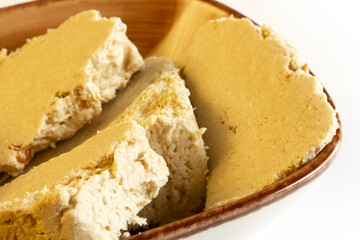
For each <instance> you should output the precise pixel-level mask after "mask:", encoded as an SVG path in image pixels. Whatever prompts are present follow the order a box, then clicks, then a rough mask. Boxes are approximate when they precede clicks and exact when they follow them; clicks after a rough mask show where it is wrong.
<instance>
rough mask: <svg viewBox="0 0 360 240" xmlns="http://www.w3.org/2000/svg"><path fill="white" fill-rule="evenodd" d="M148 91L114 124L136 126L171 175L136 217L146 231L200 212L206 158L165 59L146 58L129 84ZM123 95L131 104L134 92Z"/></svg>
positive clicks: (179, 83)
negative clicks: (142, 219)
mask: <svg viewBox="0 0 360 240" xmlns="http://www.w3.org/2000/svg"><path fill="white" fill-rule="evenodd" d="M135 82H136V83H137V84H138V86H139V85H141V84H146V85H148V86H147V87H146V88H145V89H144V90H143V91H142V92H141V93H140V94H139V95H138V96H137V97H136V98H135V100H133V101H132V103H131V104H130V106H128V107H127V108H126V109H125V111H124V112H123V113H122V114H121V115H120V116H119V117H118V118H117V119H116V120H115V121H114V123H118V122H123V121H129V120H135V121H137V122H138V123H139V124H140V125H142V126H143V127H144V128H145V130H146V135H147V137H148V139H149V143H150V146H151V148H152V149H154V150H155V152H157V153H158V154H159V155H161V156H162V157H164V159H165V161H166V163H167V166H168V168H169V171H170V176H169V181H168V183H167V184H166V185H165V186H164V187H163V188H162V189H161V190H160V192H159V195H158V196H157V197H156V198H155V199H154V200H153V201H152V202H151V203H150V204H149V205H148V206H146V207H145V208H144V210H143V211H142V212H141V213H140V216H143V217H146V218H147V219H148V223H149V224H150V225H151V226H156V225H161V224H166V223H169V222H172V221H176V220H178V219H181V218H184V217H187V216H190V215H193V214H196V213H198V212H201V211H202V210H203V209H204V204H205V195H206V181H205V178H206V172H207V159H208V158H207V156H206V151H205V146H204V142H203V139H202V134H203V133H204V129H199V127H198V125H197V122H196V119H195V116H194V112H193V108H192V106H191V103H190V100H189V95H190V92H189V90H188V89H187V88H186V87H185V82H184V80H183V79H181V78H180V76H179V69H177V68H176V67H175V66H174V63H173V62H172V61H171V60H170V59H167V58H156V57H152V58H148V59H147V60H145V68H144V69H143V70H142V71H141V72H139V73H138V74H137V75H136V76H135V77H134V79H132V83H135ZM131 87H132V86H131V85H130V86H129V88H128V89H127V90H126V91H125V92H124V95H125V96H123V99H124V101H127V99H131V98H132V97H131V95H132V91H135V90H136V89H135V86H134V88H133V89H132V88H131Z"/></svg>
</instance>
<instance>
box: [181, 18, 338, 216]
mask: <svg viewBox="0 0 360 240" xmlns="http://www.w3.org/2000/svg"><path fill="white" fill-rule="evenodd" d="M179 65H180V66H181V67H183V73H184V75H185V79H186V83H187V86H188V87H189V89H190V91H191V93H192V99H191V100H192V102H193V104H194V106H195V107H196V108H197V120H198V122H199V125H200V126H203V127H206V128H207V129H208V132H207V133H206V134H205V135H204V140H205V142H206V144H207V145H209V151H208V154H209V158H210V160H209V171H210V173H209V174H210V175H209V180H208V187H207V198H206V209H210V208H213V207H216V206H220V205H223V204H226V203H228V202H230V201H234V200H236V199H239V198H242V197H245V196H247V195H249V194H252V193H255V192H257V191H259V190H261V189H263V188H264V187H266V186H268V185H270V184H272V183H274V182H276V181H278V180H279V179H281V178H283V177H285V176H286V175H287V174H288V173H289V172H292V171H293V170H294V169H296V168H298V167H300V166H301V165H303V164H305V163H307V162H308V161H309V160H311V159H313V158H314V157H315V156H316V154H317V153H319V151H320V150H321V149H322V148H323V147H324V146H325V145H326V144H327V143H329V142H330V141H331V139H332V138H333V136H334V134H335V133H336V129H337V128H338V122H337V119H336V111H335V110H334V109H333V108H332V106H331V105H330V104H329V103H328V101H327V96H326V95H325V94H324V92H323V86H322V85H321V84H320V82H319V81H318V80H317V79H316V78H315V77H314V76H312V75H311V74H309V70H308V67H307V64H304V63H302V62H301V60H299V58H298V57H297V53H296V50H295V49H294V48H293V47H291V46H289V44H288V43H287V42H286V41H284V40H283V39H282V38H281V37H280V36H279V35H277V34H276V33H274V31H272V30H271V29H270V28H269V27H266V26H263V27H262V28H260V27H257V26H255V25H254V24H253V23H252V22H251V21H249V20H248V19H236V18H232V17H230V18H222V19H218V20H213V21H210V22H208V23H206V24H205V25H204V26H203V27H201V28H200V29H199V31H198V33H197V34H196V36H195V40H194V42H193V44H192V46H191V47H190V48H189V49H188V50H187V52H186V53H185V54H184V55H183V56H181V57H180V59H179Z"/></svg>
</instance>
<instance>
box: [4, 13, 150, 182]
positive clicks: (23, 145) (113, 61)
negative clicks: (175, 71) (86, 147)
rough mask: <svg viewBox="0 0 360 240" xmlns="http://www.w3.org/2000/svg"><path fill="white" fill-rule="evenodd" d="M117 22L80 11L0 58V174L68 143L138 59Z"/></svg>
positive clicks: (121, 83)
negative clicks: (62, 141) (60, 143)
mask: <svg viewBox="0 0 360 240" xmlns="http://www.w3.org/2000/svg"><path fill="white" fill-rule="evenodd" d="M125 33H126V25H125V24H123V23H122V22H121V20H120V19H119V18H110V19H106V18H102V17H101V16H100V15H99V13H98V12H97V11H86V12H82V13H80V14H78V15H76V16H74V17H71V18H70V19H68V20H67V21H65V22H64V23H63V24H62V25H61V26H60V27H59V28H57V29H56V30H52V31H49V32H48V33H47V34H45V35H43V36H39V37H36V38H33V39H32V40H30V41H29V42H28V43H27V44H25V45H24V46H23V47H21V48H20V49H18V50H17V51H16V52H14V53H12V54H10V55H9V56H7V57H6V50H2V51H1V53H0V61H1V62H2V63H0V79H2V81H1V82H0V98H1V102H2V104H0V113H1V118H0V129H1V130H0V172H6V173H8V174H10V175H13V176H17V175H18V174H19V173H21V172H22V170H23V168H24V167H25V165H26V164H27V163H28V162H29V161H30V159H31V158H32V156H33V154H34V153H35V152H37V151H40V150H43V149H45V148H47V147H49V146H54V144H55V142H57V141H59V140H63V139H66V138H69V137H71V136H72V135H73V134H74V133H75V132H76V131H77V130H78V129H80V128H81V127H82V126H83V125H84V124H86V123H87V122H89V121H90V120H91V119H92V118H93V117H94V116H96V115H98V114H99V113H100V112H101V103H105V102H107V101H109V100H111V99H112V98H113V97H114V96H115V91H116V89H118V88H121V87H124V86H125V85H126V84H127V82H128V81H129V78H130V76H131V75H132V74H133V73H134V72H136V71H138V70H139V69H140V68H141V67H142V65H143V60H142V58H141V56H140V54H139V52H138V51H137V49H136V47H135V46H134V45H133V44H132V43H131V42H130V41H129V39H128V38H127V37H126V34H125Z"/></svg>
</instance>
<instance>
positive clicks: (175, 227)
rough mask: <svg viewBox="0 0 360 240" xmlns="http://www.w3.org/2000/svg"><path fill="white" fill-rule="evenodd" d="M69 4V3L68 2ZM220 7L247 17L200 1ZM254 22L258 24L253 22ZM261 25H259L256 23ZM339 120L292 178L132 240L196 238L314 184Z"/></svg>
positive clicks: (337, 140) (336, 143) (330, 152)
mask: <svg viewBox="0 0 360 240" xmlns="http://www.w3.org/2000/svg"><path fill="white" fill-rule="evenodd" d="M60 1H64V0H41V1H34V2H28V3H23V4H18V5H14V6H10V7H6V8H1V9H0V13H3V12H5V11H9V10H14V9H20V8H22V9H24V8H26V7H32V6H41V5H46V4H49V3H53V2H60ZM65 1H66V0H65ZM199 1H203V2H206V3H208V4H211V5H213V6H216V7H218V8H220V9H222V10H224V11H226V12H228V13H229V14H231V15H233V16H234V17H238V18H243V17H246V16H245V15H243V14H241V13H239V12H237V11H236V10H234V9H232V8H230V7H228V6H226V5H224V4H222V3H219V2H217V1H214V0H199ZM253 22H254V21H253ZM254 23H255V24H256V25H258V24H257V23H256V22H254ZM310 73H311V74H312V75H313V73H312V72H310ZM324 93H325V94H326V95H327V100H328V102H329V103H330V105H331V106H332V107H333V108H334V109H336V108H335V105H334V102H333V101H332V99H331V97H330V95H329V94H328V92H327V91H326V89H325V88H324ZM336 118H337V120H338V123H339V128H338V129H337V131H336V135H335V136H334V137H333V139H332V141H331V142H330V143H328V144H327V145H326V146H325V147H324V148H323V149H322V150H321V152H320V153H319V154H318V155H317V156H316V157H315V158H314V159H313V160H312V161H310V162H309V163H308V164H306V165H305V166H303V167H302V168H300V169H299V170H297V171H296V172H294V173H293V174H291V175H289V176H288V177H286V178H284V179H282V180H280V181H278V182H276V183H274V184H272V185H270V186H269V187H267V188H265V189H263V190H261V191H260V192H257V193H254V194H252V195H250V196H247V197H245V198H242V199H239V200H236V201H234V202H232V203H228V204H226V205H224V206H220V207H217V208H214V209H211V210H209V211H206V212H202V213H199V214H196V215H193V216H190V217H188V218H185V219H181V220H178V221H176V222H172V223H169V224H167V225H164V226H161V227H157V228H154V229H151V230H148V231H145V232H143V233H141V234H138V235H134V236H132V237H130V238H128V239H129V240H139V239H163V240H166V239H176V238H180V237H186V236H190V235H193V234H195V233H198V232H201V231H204V230H206V229H208V228H211V227H215V226H217V225H220V224H222V223H224V222H227V221H230V220H232V219H234V218H238V217H240V216H242V215H246V214H247V213H249V212H251V211H254V210H256V209H259V208H261V207H262V206H265V205H268V204H270V203H272V202H274V201H276V200H279V199H280V198H282V197H284V196H285V195H287V194H288V193H290V192H292V191H294V190H296V189H298V188H299V187H301V186H302V185H304V184H306V183H307V182H309V181H310V180H312V179H314V178H315V177H316V176H318V175H319V174H321V173H322V172H323V171H324V170H326V169H327V167H328V166H329V165H330V164H331V163H332V161H333V160H334V158H335V157H336V155H337V153H338V151H339V148H340V144H341V140H342V126H341V121H340V117H339V114H338V113H337V114H336Z"/></svg>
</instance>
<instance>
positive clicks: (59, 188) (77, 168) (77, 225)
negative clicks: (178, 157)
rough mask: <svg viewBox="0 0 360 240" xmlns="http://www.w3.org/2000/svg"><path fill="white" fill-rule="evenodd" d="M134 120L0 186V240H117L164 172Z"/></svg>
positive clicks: (162, 180) (163, 178)
mask: <svg viewBox="0 0 360 240" xmlns="http://www.w3.org/2000/svg"><path fill="white" fill-rule="evenodd" d="M145 134H146V132H145V130H144V128H142V127H141V126H139V125H138V124H136V123H135V122H125V123H121V124H118V125H114V126H112V127H109V128H107V129H105V130H104V131H101V132H99V133H98V134H97V135H95V136H94V137H92V138H90V139H89V140H88V141H86V142H84V143H83V144H82V145H80V146H78V147H76V148H74V149H73V150H72V151H70V152H68V153H65V154H63V155H60V156H59V157H56V158H53V159H51V160H50V161H48V162H46V163H44V164H42V165H40V166H38V167H35V168H33V169H32V170H30V171H29V172H27V173H25V174H24V175H22V176H20V177H18V178H17V179H15V180H13V181H12V182H11V183H9V184H7V185H5V186H3V187H0V202H1V203H0V239H19V240H21V239H114V240H116V239H118V238H119V237H120V236H121V235H123V234H124V232H126V230H127V226H128V225H129V224H134V223H137V224H140V225H141V224H144V223H145V222H146V221H145V219H142V218H140V217H138V216H137V213H138V212H139V211H140V210H141V209H142V208H143V207H144V206H145V205H146V204H148V203H149V202H150V201H151V199H152V198H154V197H155V196H156V195H157V193H158V191H159V189H160V187H162V186H163V185H164V184H165V183H166V181H167V176H168V174H169V171H168V168H167V167H166V163H165V161H164V159H163V158H162V157H161V156H159V155H158V154H156V153H155V152H154V151H153V150H152V149H151V148H150V146H149V142H148V140H147V138H146V136H145Z"/></svg>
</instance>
